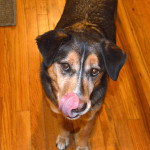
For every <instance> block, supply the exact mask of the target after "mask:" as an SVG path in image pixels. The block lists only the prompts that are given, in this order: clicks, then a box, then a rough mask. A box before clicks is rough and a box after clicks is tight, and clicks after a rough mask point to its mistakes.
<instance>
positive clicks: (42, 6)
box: [36, 0, 48, 15]
mask: <svg viewBox="0 0 150 150" xmlns="http://www.w3.org/2000/svg"><path fill="white" fill-rule="evenodd" d="M47 5H48V1H47V0H36V7H37V14H38V15H47V9H48V8H47Z"/></svg>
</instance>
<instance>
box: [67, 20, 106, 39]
mask: <svg viewBox="0 0 150 150" xmlns="http://www.w3.org/2000/svg"><path fill="white" fill-rule="evenodd" d="M64 30H65V31H73V32H85V31H86V32H88V31H93V32H95V34H98V35H100V36H102V37H105V35H104V33H103V32H102V31H101V30H100V29H99V28H98V26H97V25H96V24H92V23H89V22H87V21H86V20H83V21H81V22H77V23H75V24H73V25H71V26H68V27H66V28H64Z"/></svg>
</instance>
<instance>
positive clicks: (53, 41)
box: [36, 30, 71, 67]
mask: <svg viewBox="0 0 150 150" xmlns="http://www.w3.org/2000/svg"><path fill="white" fill-rule="evenodd" d="M70 38H71V36H70V35H68V34H67V33H65V31H63V30H52V31H49V32H46V33H44V34H43V35H40V36H38V37H37V38H36V42H37V45H38V48H39V50H40V53H41V54H42V56H43V62H44V64H45V65H46V66H47V67H48V66H50V65H51V64H52V63H53V60H54V58H55V56H56V54H57V52H58V50H59V47H60V45H62V43H64V42H66V41H68V40H69V39H70Z"/></svg>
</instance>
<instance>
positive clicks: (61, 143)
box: [56, 135, 69, 150]
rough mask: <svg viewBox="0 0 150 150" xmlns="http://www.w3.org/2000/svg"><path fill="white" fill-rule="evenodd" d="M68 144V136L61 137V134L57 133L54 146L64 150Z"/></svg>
mask: <svg viewBox="0 0 150 150" xmlns="http://www.w3.org/2000/svg"><path fill="white" fill-rule="evenodd" d="M68 145H69V137H63V136H60V135H58V137H57V141H56V147H57V148H58V149H59V150H64V149H66V148H67V146H68Z"/></svg>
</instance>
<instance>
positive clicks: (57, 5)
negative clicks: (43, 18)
mask: <svg viewBox="0 0 150 150" xmlns="http://www.w3.org/2000/svg"><path fill="white" fill-rule="evenodd" d="M65 2H66V0H61V1H60V0H54V1H53V0H50V1H48V21H49V29H50V30H53V29H54V28H55V26H56V24H57V22H58V21H59V19H60V17H61V14H62V12H63V9H64V6H65Z"/></svg>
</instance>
